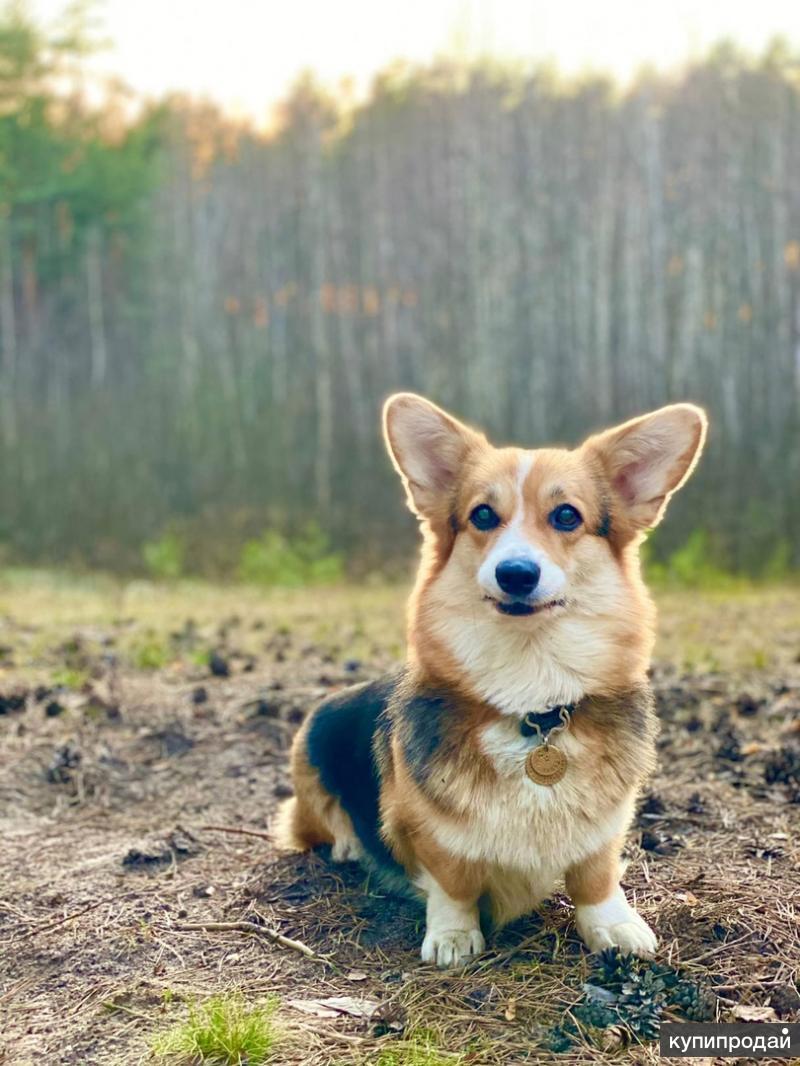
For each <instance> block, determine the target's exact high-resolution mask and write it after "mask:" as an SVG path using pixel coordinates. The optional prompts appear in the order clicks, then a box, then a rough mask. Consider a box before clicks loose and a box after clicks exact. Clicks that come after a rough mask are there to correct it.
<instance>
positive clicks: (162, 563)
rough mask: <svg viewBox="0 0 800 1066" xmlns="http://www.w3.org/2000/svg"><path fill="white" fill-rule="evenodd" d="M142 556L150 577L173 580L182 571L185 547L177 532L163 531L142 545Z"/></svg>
mask: <svg viewBox="0 0 800 1066" xmlns="http://www.w3.org/2000/svg"><path fill="white" fill-rule="evenodd" d="M142 558H143V559H144V565H145V566H146V567H147V571H148V573H149V574H150V576H151V577H154V578H156V579H158V580H159V581H175V580H176V579H177V578H179V577H180V576H181V575H182V574H183V571H184V562H185V558H186V547H185V545H184V543H183V540H182V539H181V538H180V537H179V536H178V534H177V533H164V534H163V536H161V537H159V538H158V540H151V541H148V543H147V544H145V545H144V547H143V548H142Z"/></svg>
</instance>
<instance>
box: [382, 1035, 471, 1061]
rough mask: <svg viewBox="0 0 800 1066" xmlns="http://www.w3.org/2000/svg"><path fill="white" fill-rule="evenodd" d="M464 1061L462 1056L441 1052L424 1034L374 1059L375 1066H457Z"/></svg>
mask: <svg viewBox="0 0 800 1066" xmlns="http://www.w3.org/2000/svg"><path fill="white" fill-rule="evenodd" d="M465 1059H466V1056H465V1055H463V1054H459V1053H457V1052H446V1051H442V1050H441V1048H438V1047H436V1045H435V1044H434V1043H433V1039H432V1037H431V1036H430V1035H429V1034H427V1033H426V1034H422V1035H418V1036H416V1037H415V1038H414V1039H412V1040H411V1041H409V1042H406V1043H403V1045H402V1046H401V1047H397V1048H386V1050H385V1051H382V1052H381V1053H380V1055H379V1056H378V1058H377V1059H375V1066H459V1063H462V1062H464V1061H465Z"/></svg>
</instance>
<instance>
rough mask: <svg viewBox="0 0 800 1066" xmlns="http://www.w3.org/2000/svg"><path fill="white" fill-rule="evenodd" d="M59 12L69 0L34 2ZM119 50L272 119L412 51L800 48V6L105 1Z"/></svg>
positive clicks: (129, 67)
mask: <svg viewBox="0 0 800 1066" xmlns="http://www.w3.org/2000/svg"><path fill="white" fill-rule="evenodd" d="M30 6H31V7H32V9H33V10H34V11H35V12H36V13H37V14H39V15H41V16H43V17H45V18H50V17H52V16H53V15H55V14H57V13H58V12H59V11H61V10H62V9H63V7H64V6H65V0H30ZM99 13H100V16H101V22H102V26H103V30H104V32H105V34H106V35H107V36H108V37H109V38H111V40H112V41H113V42H114V47H113V50H112V51H111V52H109V53H107V54H105V55H104V56H103V57H102V58H101V59H99V60H97V61H96V65H97V66H98V67H99V68H101V69H102V70H108V71H113V72H115V73H117V74H119V75H121V76H122V77H123V79H124V80H125V81H127V82H128V83H129V84H130V85H131V86H132V87H133V88H135V89H137V90H139V91H140V92H144V93H146V94H153V95H160V94H161V93H163V92H164V91H166V90H169V89H181V90H185V91H188V92H191V93H193V94H197V95H206V96H211V97H213V98H215V99H216V100H218V101H219V102H221V103H222V104H224V105H225V106H226V107H228V108H231V109H235V110H239V111H243V112H246V113H249V114H252V115H254V116H256V117H258V118H261V117H262V116H264V114H265V112H266V111H267V110H268V109H269V107H270V105H271V104H272V103H274V102H275V100H276V99H277V98H278V97H279V96H281V94H283V93H284V91H285V90H286V88H287V86H288V85H289V84H290V83H291V82H292V81H293V80H294V78H295V77H296V76H297V74H298V73H299V72H300V71H302V70H304V69H309V68H310V69H313V70H315V71H316V72H317V73H318V75H319V76H320V78H321V79H322V80H323V81H324V82H325V83H327V84H329V85H335V84H336V83H338V82H339V81H340V79H342V78H344V77H346V76H352V77H353V78H354V81H355V85H356V87H357V88H358V89H359V90H360V91H363V90H364V88H365V87H366V86H368V84H369V81H370V78H371V76H372V75H373V74H374V73H375V71H376V70H379V69H380V68H381V67H384V66H386V65H387V64H388V63H390V62H391V61H392V60H393V59H396V58H398V57H403V58H407V59H412V60H427V59H430V58H432V57H434V56H436V55H439V54H442V53H448V52H449V53H452V52H458V53H460V54H468V55H475V54H486V53H492V54H497V55H502V56H509V57H519V58H524V59H528V60H531V59H546V58H551V59H555V60H556V61H557V63H558V65H559V66H560V67H561V68H562V69H564V70H566V71H569V72H574V71H576V70H580V69H582V68H585V67H591V68H594V69H603V70H611V71H613V72H615V73H616V74H618V75H620V76H622V77H626V76H628V75H630V74H631V73H632V72H634V71H635V70H636V69H637V68H638V67H639V66H640V65H641V64H643V63H645V62H650V63H656V64H658V65H659V66H672V65H675V64H679V63H680V62H681V61H682V60H684V59H685V58H687V57H688V56H692V55H697V54H698V53H702V52H703V50H704V49H705V48H706V47H707V46H708V45H709V44H710V43H712V42H714V41H716V40H718V39H719V38H720V37H724V36H727V37H733V38H734V39H736V40H737V41H739V42H740V43H742V44H744V45H745V46H746V47H748V48H750V49H755V50H758V49H760V48H762V47H763V45H764V44H765V43H766V42H767V41H768V40H769V39H770V38H771V37H773V36H774V35H775V34H778V33H780V34H783V35H785V36H787V37H789V38H790V39H791V40H793V41H794V42H795V43H797V44H798V45H800V0H277V2H275V0H213V2H204V0H105V2H103V3H101V4H100V5H99Z"/></svg>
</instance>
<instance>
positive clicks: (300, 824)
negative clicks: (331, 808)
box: [270, 796, 332, 851]
mask: <svg viewBox="0 0 800 1066" xmlns="http://www.w3.org/2000/svg"><path fill="white" fill-rule="evenodd" d="M270 832H271V834H272V836H273V838H274V840H275V846H276V847H277V848H279V849H280V850H281V851H309V850H310V849H311V848H314V847H316V846H317V844H329V843H331V842H332V838H331V836H330V834H329V833H327V832H326V831H325V829H324V828H323V827H322V826H321V825H320V824H319V821H318V819H317V818H316V817H315V816H314V813H313V812H312V811H311V810H306V809H305V808H304V807H303V805H302V804H301V803H299V802H298V799H297V797H296V796H292V798H291V799H287V800H284V802H283V803H282V804H281V805H280V807H279V808H278V812H277V814H276V815H275V820H274V822H273V823H272V826H271V828H270Z"/></svg>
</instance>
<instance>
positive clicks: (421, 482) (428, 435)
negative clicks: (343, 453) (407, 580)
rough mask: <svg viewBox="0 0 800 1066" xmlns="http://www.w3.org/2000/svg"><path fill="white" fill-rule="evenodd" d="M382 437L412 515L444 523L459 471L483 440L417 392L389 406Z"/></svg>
mask: <svg viewBox="0 0 800 1066" xmlns="http://www.w3.org/2000/svg"><path fill="white" fill-rule="evenodd" d="M383 434H384V437H385V439H386V447H387V448H388V449H389V455H390V456H391V457H392V462H393V463H394V465H395V468H396V469H397V472H398V473H399V474H400V477H401V478H402V479H403V484H404V485H405V488H406V494H407V496H408V505H409V507H410V508H411V510H412V511H413V512H414V513H415V514H418V515H420V517H422V518H427V519H429V520H431V521H433V522H434V524H435V522H436V520H437V519H438V518H440V517H444V518H446V517H447V515H448V514H449V508H450V505H451V503H452V497H453V493H454V490H455V486H456V483H457V480H458V475H459V473H460V471H461V468H462V466H463V464H464V462H465V461H466V458H467V456H468V454H469V453H470V451H471V450H472V449H473V448H474V447H475V446H476V445H478V444H480V443H481V442H485V438H484V437H483V436H482V435H481V434H480V433H476V432H475V430H474V429H470V428H469V426H465V425H464V424H463V422H459V421H458V419H457V418H453V416H452V415H449V414H448V413H447V412H446V411H443V410H442V409H441V407H437V406H436V404H435V403H431V402H430V400H426V399H424V398H423V397H422V396H416V395H415V394H414V393H413V392H398V393H395V395H394V396H390V397H389V399H388V400H387V401H386V403H385V405H384V408H383Z"/></svg>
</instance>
